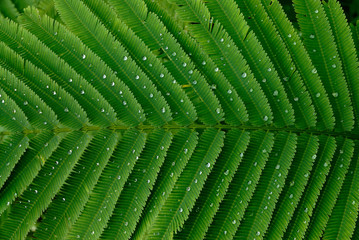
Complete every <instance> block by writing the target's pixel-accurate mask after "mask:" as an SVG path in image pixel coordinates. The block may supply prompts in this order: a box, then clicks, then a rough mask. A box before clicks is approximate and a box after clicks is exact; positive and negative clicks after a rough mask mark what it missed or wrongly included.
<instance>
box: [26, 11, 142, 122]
mask: <svg viewBox="0 0 359 240" xmlns="http://www.w3.org/2000/svg"><path fill="white" fill-rule="evenodd" d="M20 22H21V23H22V24H23V25H24V26H25V27H26V28H27V29H29V30H30V31H31V32H32V33H33V34H35V35H36V36H37V37H39V38H41V39H42V42H43V43H45V44H46V45H47V46H48V47H49V48H50V49H51V50H52V51H54V53H56V54H57V55H59V56H62V58H63V59H64V60H65V61H66V62H68V63H69V64H71V65H72V66H73V67H74V70H76V71H77V72H78V73H81V74H82V76H83V77H84V78H85V79H87V80H88V81H91V83H92V84H93V86H94V87H95V88H96V89H97V90H98V91H99V92H100V93H101V94H102V96H104V97H105V98H106V100H107V101H108V102H109V103H110V104H111V106H113V107H114V110H115V111H116V114H117V117H118V118H119V119H121V121H122V122H124V123H125V124H126V125H138V124H139V123H141V122H143V121H144V120H145V116H144V114H143V109H142V108H141V106H140V105H139V103H138V102H137V100H136V99H135V98H134V96H133V94H132V92H131V91H130V90H129V89H128V87H127V86H126V85H125V84H124V83H123V82H122V81H121V80H120V79H118V78H117V77H116V76H115V75H116V74H115V73H114V72H112V70H111V69H109V67H108V66H106V65H105V64H104V63H103V62H102V60H101V59H100V58H99V57H98V56H96V55H95V54H94V53H93V52H91V50H89V49H87V48H86V47H85V45H84V44H83V43H82V42H81V41H80V40H79V39H78V38H76V37H75V35H74V34H73V33H71V32H69V31H68V30H67V29H66V28H65V27H64V26H62V25H61V24H59V23H58V22H54V21H53V20H51V19H50V18H48V17H46V16H43V17H42V18H40V16H39V14H38V12H37V11H36V10H35V9H28V10H25V14H24V15H22V16H21V17H20ZM64 39H66V41H64ZM75 52H80V53H82V55H81V54H76V53H75ZM104 77H105V79H104ZM114 96H115V97H114ZM124 101H125V102H128V104H124ZM101 111H104V110H101Z"/></svg>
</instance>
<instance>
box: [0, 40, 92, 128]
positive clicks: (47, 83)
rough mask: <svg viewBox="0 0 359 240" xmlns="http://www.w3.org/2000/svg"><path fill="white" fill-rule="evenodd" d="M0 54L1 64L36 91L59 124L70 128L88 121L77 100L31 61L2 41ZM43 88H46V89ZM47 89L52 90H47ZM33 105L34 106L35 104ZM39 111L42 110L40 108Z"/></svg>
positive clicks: (24, 103) (80, 125) (25, 102)
mask: <svg viewBox="0 0 359 240" xmlns="http://www.w3.org/2000/svg"><path fill="white" fill-rule="evenodd" d="M0 54H1V55H2V56H4V57H3V58H1V59H0V61H1V64H2V65H4V66H6V68H7V69H8V70H9V71H11V73H12V74H14V75H15V76H16V77H17V78H19V80H21V81H22V82H24V84H26V85H27V86H28V87H30V88H31V90H32V91H34V92H36V94H37V95H38V96H39V97H40V98H41V99H43V100H44V101H45V102H46V105H48V106H49V107H50V108H51V109H52V110H53V111H54V112H55V113H56V115H57V117H58V119H59V121H60V122H61V124H63V125H65V126H67V127H70V128H74V129H79V128H81V127H82V126H83V125H85V124H86V123H87V122H88V121H89V120H88V119H87V114H86V112H85V111H84V110H83V109H82V107H81V106H80V105H79V103H78V102H77V100H76V99H75V98H73V97H72V96H71V95H70V94H69V93H68V92H66V91H65V90H64V88H62V87H61V86H59V84H57V83H56V82H55V81H53V80H51V79H50V77H49V76H47V75H46V74H44V72H42V71H41V70H40V69H38V68H36V67H35V66H34V65H33V64H32V63H31V62H29V61H25V60H24V59H23V58H21V57H20V56H19V55H17V54H16V53H15V52H14V51H13V50H11V49H10V48H9V47H7V46H6V45H4V44H3V43H0ZM33 77H37V78H39V79H41V82H40V83H35V82H34V81H33V80H32V79H33ZM45 89H48V90H47V91H46V90H45ZM49 89H51V90H52V91H49ZM31 90H29V92H32V91H31ZM27 96H28V95H27ZM59 99H61V101H60V102H59V101H58V100H59ZM32 101H33V100H32ZM28 104H29V102H28V101H27V100H25V101H24V102H23V103H21V104H20V105H24V106H26V105H28ZM33 105H34V104H33ZM34 106H36V104H35V105H34ZM39 110H41V109H38V111H39ZM41 112H44V111H43V110H41ZM64 113H66V114H64ZM46 114H47V113H46ZM38 115H39V114H38ZM40 116H41V115H40ZM43 122H45V121H43ZM43 122H42V123H43ZM55 127H57V126H55Z"/></svg>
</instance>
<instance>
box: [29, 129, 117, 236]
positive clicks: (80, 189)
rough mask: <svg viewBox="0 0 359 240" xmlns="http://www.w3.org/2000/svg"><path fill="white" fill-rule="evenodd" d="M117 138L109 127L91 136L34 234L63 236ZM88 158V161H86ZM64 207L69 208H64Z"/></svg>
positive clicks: (74, 218) (109, 154)
mask: <svg viewBox="0 0 359 240" xmlns="http://www.w3.org/2000/svg"><path fill="white" fill-rule="evenodd" d="M118 138H119V137H118V134H116V133H114V132H111V131H109V130H103V131H99V132H98V133H97V134H96V135H95V136H94V138H93V139H92V141H91V142H90V143H89V146H88V147H87V148H86V150H85V152H84V153H83V155H82V156H81V158H80V160H79V161H78V162H77V164H76V166H75V167H74V169H73V170H72V172H71V174H70V176H69V177H68V178H67V179H66V182H65V184H64V185H63V187H62V188H61V189H60V191H59V192H58V193H57V195H56V198H55V199H54V200H53V201H52V202H51V204H50V205H49V207H48V208H47V210H46V213H45V214H43V216H42V218H43V222H42V224H41V226H40V227H39V228H38V229H37V231H36V234H35V237H37V238H39V239H53V238H60V239H64V238H65V236H66V235H67V232H68V229H69V228H71V226H72V225H73V223H74V222H75V221H76V219H77V217H78V216H79V215H80V213H81V210H82V209H83V206H84V205H85V203H86V202H87V200H88V197H89V195H90V193H91V191H92V189H93V187H94V185H95V184H96V182H97V181H98V178H99V177H100V175H101V173H102V170H103V169H104V167H105V166H106V164H107V162H108V160H109V158H110V157H111V155H112V153H113V150H114V148H115V146H116V144H117V141H118ZM88 159H91V160H92V161H91V162H89V161H88ZM64 209H65V211H64ZM67 209H69V210H70V209H71V211H66V210H67Z"/></svg>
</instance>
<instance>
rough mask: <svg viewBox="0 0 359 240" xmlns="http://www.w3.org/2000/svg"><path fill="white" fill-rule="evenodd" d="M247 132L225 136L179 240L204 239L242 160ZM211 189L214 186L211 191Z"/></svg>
mask: <svg viewBox="0 0 359 240" xmlns="http://www.w3.org/2000/svg"><path fill="white" fill-rule="evenodd" d="M249 139H250V136H249V133H248V132H241V131H239V130H232V131H229V132H228V133H227V134H226V138H225V140H224V147H223V150H222V152H221V154H220V155H219V157H218V161H217V162H216V164H215V165H214V167H213V170H212V172H211V174H210V175H209V176H208V179H207V181H206V184H205V186H204V187H203V190H202V191H201V194H200V196H199V198H198V200H197V201H196V204H195V206H194V207H193V209H195V211H192V212H191V213H190V215H189V217H188V220H187V221H186V222H185V224H184V226H183V229H182V230H181V232H179V233H178V238H182V239H194V238H196V239H203V238H204V235H205V233H206V231H207V229H208V227H209V225H210V224H211V221H212V219H213V217H214V215H215V213H216V211H217V209H218V207H219V205H220V202H221V201H222V200H223V198H224V195H225V194H226V191H227V190H228V186H229V184H230V182H231V180H232V179H233V176H234V174H235V172H236V171H237V169H238V166H239V164H240V162H241V160H242V157H241V155H243V152H245V151H246V148H247V145H248V143H249ZM213 186H216V188H214V187H213ZM210 205H212V206H211V207H209V208H208V206H210Z"/></svg>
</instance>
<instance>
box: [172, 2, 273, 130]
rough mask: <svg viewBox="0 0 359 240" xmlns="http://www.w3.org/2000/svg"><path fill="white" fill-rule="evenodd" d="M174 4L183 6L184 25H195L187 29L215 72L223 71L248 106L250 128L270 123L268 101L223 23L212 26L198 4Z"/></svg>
mask: <svg viewBox="0 0 359 240" xmlns="http://www.w3.org/2000/svg"><path fill="white" fill-rule="evenodd" d="M173 2H175V3H177V4H178V5H180V6H181V7H180V8H179V9H178V11H177V12H178V14H179V16H180V18H181V19H182V21H184V22H187V23H192V22H193V23H196V24H189V25H188V28H189V30H190V33H191V34H192V36H193V37H194V38H195V39H196V40H197V41H198V42H199V43H200V46H201V47H202V48H203V49H204V50H205V51H206V52H207V53H208V54H209V55H211V58H212V59H213V61H214V62H215V63H216V65H217V66H218V67H217V68H215V69H213V71H219V70H221V72H223V74H224V75H225V76H226V78H227V79H228V80H229V81H230V83H231V84H232V85H233V86H234V88H235V89H236V91H237V92H239V93H241V96H242V99H243V102H244V103H245V104H246V105H247V106H248V108H247V109H248V111H249V112H248V113H249V118H251V117H253V121H251V124H253V125H263V124H269V123H271V122H272V120H273V119H272V118H273V116H272V111H271V108H270V107H269V103H268V99H267V98H266V97H265V95H264V93H263V91H262V89H261V87H260V85H259V84H258V82H257V81H255V80H254V77H253V74H252V73H251V71H250V69H249V67H248V65H247V62H246V60H245V59H244V58H243V55H242V54H241V53H240V52H239V50H238V48H237V47H236V46H235V44H234V43H233V41H232V39H231V38H230V37H229V36H228V34H227V32H226V31H225V30H224V29H223V27H222V26H221V25H220V23H218V22H214V24H213V19H212V20H211V16H210V13H209V11H208V9H206V8H205V6H204V5H203V4H202V3H201V2H199V1H196V0H188V1H185V2H183V1H178V2H177V1H173ZM183 4H184V5H183ZM197 23H198V24H197ZM212 24H213V26H212ZM222 39H223V40H222Z"/></svg>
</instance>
